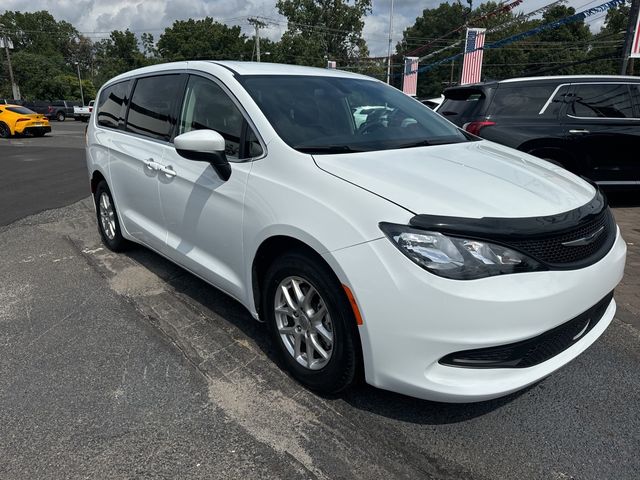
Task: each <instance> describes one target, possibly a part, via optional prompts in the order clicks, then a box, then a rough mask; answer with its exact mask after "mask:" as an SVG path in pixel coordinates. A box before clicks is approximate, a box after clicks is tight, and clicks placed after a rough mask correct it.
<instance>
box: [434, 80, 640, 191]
mask: <svg viewBox="0 0 640 480" xmlns="http://www.w3.org/2000/svg"><path fill="white" fill-rule="evenodd" d="M444 96H445V100H444V102H443V103H442V105H441V106H440V108H439V109H438V113H440V114H441V115H443V116H445V117H446V118H447V119H449V120H450V121H452V122H453V123H455V124H456V125H458V126H460V127H463V128H464V129H465V130H467V131H468V132H471V133H473V134H476V135H479V136H481V137H483V138H486V139H487V140H491V141H494V142H497V143H501V144H503V145H507V146H509V147H513V148H517V149H518V150H521V151H523V152H527V153H531V154H533V155H536V156H538V157H540V158H544V159H547V160H550V161H552V162H554V163H557V164H559V165H562V166H563V167H565V168H566V169H568V170H570V171H572V172H573V173H576V174H579V175H583V176H585V177H588V178H590V179H591V180H593V181H595V182H596V183H598V184H600V185H603V186H609V187H612V186H615V187H637V186H640V155H639V154H638V152H639V151H640V78H638V77H624V76H556V77H534V78H516V79H511V80H503V81H500V82H487V83H481V84H474V85H465V86H461V87H453V88H449V89H447V90H445V92H444Z"/></svg>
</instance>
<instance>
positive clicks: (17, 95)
mask: <svg viewBox="0 0 640 480" xmlns="http://www.w3.org/2000/svg"><path fill="white" fill-rule="evenodd" d="M0 28H2V29H3V30H2V43H4V51H5V52H6V53H7V64H8V65H9V80H10V81H11V91H12V93H13V98H14V99H15V100H20V89H19V88H18V85H16V81H15V79H14V78H13V68H11V55H10V54H9V39H8V38H7V34H6V32H5V31H4V25H2V24H1V23H0Z"/></svg>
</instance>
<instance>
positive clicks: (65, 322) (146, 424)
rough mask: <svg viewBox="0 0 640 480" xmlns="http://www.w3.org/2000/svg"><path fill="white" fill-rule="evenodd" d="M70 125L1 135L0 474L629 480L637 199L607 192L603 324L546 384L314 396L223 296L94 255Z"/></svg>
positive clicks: (634, 433)
mask: <svg viewBox="0 0 640 480" xmlns="http://www.w3.org/2000/svg"><path fill="white" fill-rule="evenodd" d="M84 125H85V124H82V123H80V122H72V121H67V122H64V123H57V122H53V123H52V128H53V132H52V133H51V134H50V135H48V136H47V137H44V138H40V139H32V138H18V139H14V140H8V141H7V140H0V163H2V165H3V175H2V176H0V207H1V208H0V278H2V281H1V282H0V356H1V357H2V361H1V362H0V425H1V427H0V478H87V477H88V478H130V477H135V476H140V477H149V478H239V477H247V478H321V479H326V478H367V479H369V478H411V479H416V478H437V479H514V478H527V479H558V480H560V479H580V480H583V479H598V480H601V479H632V478H637V477H638V471H640V457H638V454H637V450H638V446H639V445H640V417H639V416H638V414H637V412H638V409H639V408H640V375H638V365H639V361H640V353H639V350H638V345H639V342H640V201H637V202H636V198H637V194H634V193H631V194H627V195H624V196H620V195H614V196H613V197H612V199H613V202H614V205H615V208H614V213H615V216H616V219H617V221H618V223H619V225H620V228H621V229H622V232H623V235H624V238H625V240H626V242H627V246H628V258H627V268H626V273H625V277H624V280H623V282H622V284H621V285H620V286H619V287H618V289H617V291H616V299H617V302H618V313H617V316H616V317H617V318H616V319H615V320H614V322H613V323H612V324H611V326H610V327H609V329H608V330H607V331H606V332H605V334H604V335H603V336H602V337H601V338H600V340H599V341H597V342H596V343H595V344H594V345H593V346H592V347H591V348H589V349H588V350H587V351H586V352H585V353H584V354H583V355H581V356H579V357H578V358H577V359H576V360H574V361H573V362H572V363H570V364H569V365H567V366H566V367H565V368H563V369H562V370H560V371H559V372H557V373H555V374H554V375H552V376H551V377H549V378H547V379H545V380H543V381H542V382H540V383H538V384H536V385H534V386H532V387H530V388H528V389H526V390H524V391H523V392H519V393H517V394H514V395H511V396H508V397H506V398H502V399H498V400H494V401H490V402H483V403H479V404H469V405H446V404H439V403H433V402H426V401H421V400H416V399H412V398H409V397H404V396H401V395H397V394H392V393H388V392H384V391H382V390H377V389H375V388H372V387H369V386H366V385H359V386H357V387H355V388H353V389H352V390H350V391H348V392H347V393H345V394H343V395H341V396H339V397H328V398H326V397H319V396H317V395H315V394H313V393H311V392H309V391H307V390H305V389H304V388H302V387H300V386H299V385H298V384H297V383H295V382H294V381H293V380H291V379H290V378H289V377H288V376H287V375H286V374H285V373H283V371H282V370H281V369H280V368H279V367H278V366H277V365H276V364H275V363H274V359H273V354H272V350H271V346H270V344H269V341H268V340H267V336H266V330H265V328H264V327H263V325H261V324H259V323H257V322H255V321H254V320H252V318H251V317H250V315H249V314H248V313H247V312H246V311H245V310H244V309H243V308H242V307H241V306H240V305H239V304H237V303H236V302H235V301H234V300H232V299H230V298H229V297H227V296H225V295H223V294H222V293H220V292H218V291H217V290H215V289H214V288H212V287H210V286H208V285H207V284H205V283H204V282H202V281H201V280H199V279H197V278H195V277H194V276H192V275H190V274H189V273H187V272H185V271H184V270H182V269H180V268H179V267H176V266H174V265H173V264H171V263H169V262H168V261H166V260H164V259H163V258H161V257H159V256H158V255H156V254H154V253H152V252H150V251H148V250H146V249H144V248H142V247H134V248H132V249H131V250H130V251H129V252H128V253H127V254H124V255H116V254H113V253H111V252H110V251H108V250H106V249H105V248H104V247H103V246H102V244H101V243H100V238H99V235H98V232H97V229H96V226H95V213H94V210H93V206H92V204H91V200H90V198H89V197H88V193H89V192H88V179H87V173H86V167H85V165H84V150H83V131H84ZM594 301H595V299H594Z"/></svg>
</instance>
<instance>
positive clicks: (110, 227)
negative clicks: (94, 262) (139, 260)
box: [94, 180, 128, 252]
mask: <svg viewBox="0 0 640 480" xmlns="http://www.w3.org/2000/svg"><path fill="white" fill-rule="evenodd" d="M94 201H95V205H96V216H97V219H98V231H99V232H100V237H101V238H102V243H104V244H105V246H106V247H107V248H108V249H109V250H112V251H114V252H122V251H124V250H126V248H127V246H128V242H127V240H126V239H125V238H124V237H123V236H122V232H121V230H120V221H119V219H118V214H117V212H116V206H115V204H114V203H113V197H112V196H111V191H110V190H109V186H108V185H107V182H106V181H104V180H102V181H101V182H100V183H99V184H98V187H97V188H96V193H95V195H94Z"/></svg>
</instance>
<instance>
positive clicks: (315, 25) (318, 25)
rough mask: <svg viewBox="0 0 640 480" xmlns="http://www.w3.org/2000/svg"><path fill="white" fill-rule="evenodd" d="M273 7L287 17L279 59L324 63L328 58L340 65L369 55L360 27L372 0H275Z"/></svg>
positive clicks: (294, 61) (303, 62)
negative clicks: (276, 0)
mask: <svg viewBox="0 0 640 480" xmlns="http://www.w3.org/2000/svg"><path fill="white" fill-rule="evenodd" d="M276 6H277V8H278V12H280V14H281V15H284V16H285V17H287V20H288V27H287V30H286V32H285V33H284V34H283V36H282V39H281V40H280V48H279V52H278V55H279V58H278V61H281V62H284V63H297V64H301V65H316V66H324V65H325V63H326V60H327V59H328V60H336V61H338V63H339V64H340V65H341V66H342V65H348V64H351V63H352V62H354V61H356V60H357V59H360V58H365V57H367V56H368V54H369V50H368V48H367V44H366V42H365V40H364V38H363V37H362V29H363V28H364V17H365V16H366V15H367V14H368V13H370V12H371V0H354V1H353V2H349V1H347V0H278V2H277V3H276Z"/></svg>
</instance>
